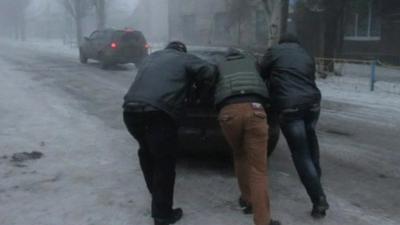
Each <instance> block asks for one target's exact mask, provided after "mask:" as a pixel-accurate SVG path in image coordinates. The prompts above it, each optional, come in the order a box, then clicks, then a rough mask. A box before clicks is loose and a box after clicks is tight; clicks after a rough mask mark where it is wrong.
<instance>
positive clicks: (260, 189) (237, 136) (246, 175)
mask: <svg viewBox="0 0 400 225" xmlns="http://www.w3.org/2000/svg"><path fill="white" fill-rule="evenodd" d="M218 119H219V122H220V125H221V128H222V131H223V133H224V135H225V137H226V139H227V141H228V143H229V144H230V146H231V147H232V149H233V151H234V154H233V155H234V164H235V173H236V176H237V179H238V183H239V188H240V191H241V198H242V199H243V200H244V201H247V202H249V203H251V205H252V207H253V213H254V223H255V224H256V225H269V223H270V220H271V216H270V207H269V196H268V179H267V141H268V125H267V115H266V113H265V111H264V109H263V108H262V107H257V105H254V104H253V103H238V104H231V105H227V106H225V107H223V108H222V110H221V111H220V114H219V118H218Z"/></svg>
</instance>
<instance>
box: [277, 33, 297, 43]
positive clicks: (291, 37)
mask: <svg viewBox="0 0 400 225" xmlns="http://www.w3.org/2000/svg"><path fill="white" fill-rule="evenodd" d="M283 43H297V44H300V41H299V38H298V37H297V35H296V34H293V33H285V34H282V35H281V38H280V39H279V44H283Z"/></svg>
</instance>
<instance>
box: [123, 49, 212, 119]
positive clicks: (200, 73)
mask: <svg viewBox="0 0 400 225" xmlns="http://www.w3.org/2000/svg"><path fill="white" fill-rule="evenodd" d="M216 74H217V73H216V67H215V66H213V65H211V64H209V63H207V62H206V61H204V60H202V59H200V58H198V57H196V56H194V55H191V54H187V53H183V52H179V51H176V50H173V49H165V50H161V51H158V52H155V53H153V54H151V55H149V56H148V57H146V58H145V59H144V60H143V62H142V64H141V66H140V67H139V71H138V73H137V75H136V78H135V81H134V82H133V84H132V86H131V87H130V89H129V91H128V93H127V94H126V95H125V98H124V100H125V103H124V106H125V105H126V104H127V103H131V102H139V103H145V104H149V105H151V106H153V107H155V108H158V109H160V110H162V111H164V112H166V113H168V114H169V115H170V116H171V117H172V118H174V119H178V118H179V117H180V116H181V115H182V113H183V108H184V100H185V98H186V95H187V93H188V91H189V89H190V87H191V86H192V85H193V83H194V82H200V81H205V80H208V81H210V82H214V80H215V78H216Z"/></svg>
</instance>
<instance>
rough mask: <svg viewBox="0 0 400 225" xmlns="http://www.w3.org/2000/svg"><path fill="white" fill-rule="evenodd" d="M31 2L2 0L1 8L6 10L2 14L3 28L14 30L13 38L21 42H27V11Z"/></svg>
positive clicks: (26, 0)
mask: <svg viewBox="0 0 400 225" xmlns="http://www.w3.org/2000/svg"><path fill="white" fill-rule="evenodd" d="M29 4H30V0H2V1H1V2H0V8H1V9H6V10H3V12H2V13H1V15H0V16H1V17H2V18H1V17H0V19H1V21H2V23H3V26H6V27H8V28H9V29H11V30H12V33H13V36H14V37H15V38H16V39H19V40H23V41H24V40H26V15H25V14H26V9H27V8H28V6H29Z"/></svg>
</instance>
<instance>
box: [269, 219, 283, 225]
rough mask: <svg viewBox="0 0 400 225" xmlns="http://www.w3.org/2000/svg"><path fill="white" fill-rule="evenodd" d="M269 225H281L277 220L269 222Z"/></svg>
mask: <svg viewBox="0 0 400 225" xmlns="http://www.w3.org/2000/svg"><path fill="white" fill-rule="evenodd" d="M269 225H281V222H279V221H278V220H271V222H270V223H269Z"/></svg>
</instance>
